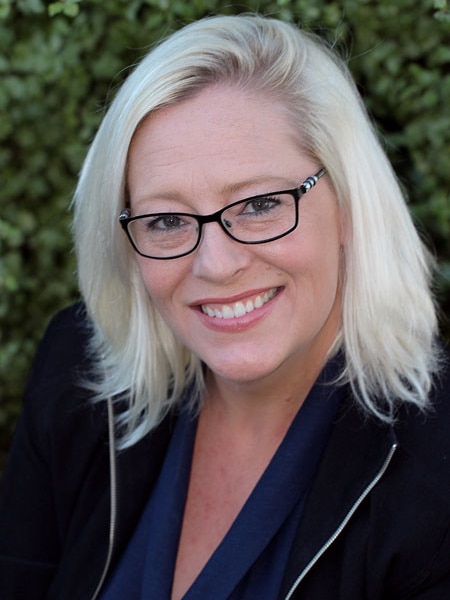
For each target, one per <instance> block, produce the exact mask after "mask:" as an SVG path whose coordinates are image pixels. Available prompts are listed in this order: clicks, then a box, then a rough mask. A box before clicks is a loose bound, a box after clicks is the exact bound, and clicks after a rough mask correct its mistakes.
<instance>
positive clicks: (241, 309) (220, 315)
mask: <svg viewBox="0 0 450 600" xmlns="http://www.w3.org/2000/svg"><path fill="white" fill-rule="evenodd" d="M276 293H277V288H272V289H271V290H269V291H268V292H264V294H258V296H255V298H253V300H246V301H245V302H242V301H239V302H235V303H234V304H223V305H222V306H221V307H220V309H219V308H217V307H212V306H208V305H207V304H205V305H203V306H202V307H201V308H202V312H204V313H205V315H208V316H209V317H216V318H217V319H233V318H234V319H235V318H237V317H243V316H244V315H245V314H247V313H249V312H252V311H253V310H255V308H261V306H264V304H266V303H267V302H269V300H272V298H273V297H274V296H275V294H276Z"/></svg>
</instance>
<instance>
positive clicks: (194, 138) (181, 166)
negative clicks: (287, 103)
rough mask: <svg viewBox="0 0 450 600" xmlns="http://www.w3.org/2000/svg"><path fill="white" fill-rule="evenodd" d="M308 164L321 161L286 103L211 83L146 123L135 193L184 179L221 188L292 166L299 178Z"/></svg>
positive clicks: (137, 141)
mask: <svg viewBox="0 0 450 600" xmlns="http://www.w3.org/2000/svg"><path fill="white" fill-rule="evenodd" d="M302 163H309V164H310V165H312V164H314V163H313V161H311V160H310V159H308V157H307V156H306V155H305V153H304V152H302V148H301V136H300V135H299V134H298V132H297V131H295V129H294V127H293V126H292V124H291V122H290V119H289V117H288V112H287V110H286V109H285V107H284V106H283V105H282V104H281V103H280V102H278V101H276V100H274V99H271V98H268V97H260V96H258V95H257V94H256V93H251V92H248V91H243V90H240V89H238V88H235V87H230V86H210V87H208V88H206V89H204V90H203V91H202V92H200V93H199V94H198V95H196V96H195V97H194V98H190V99H188V100H184V101H182V102H180V103H178V104H175V105H172V106H169V107H166V108H163V109H160V110H158V111H156V112H154V113H152V114H150V115H149V116H148V117H147V118H146V119H145V120H144V121H143V122H142V123H141V124H140V126H139V128H138V129H137V130H136V132H135V135H134V137H133V140H132V143H131V146H130V151H129V161H128V183H129V187H130V191H131V193H141V192H142V191H143V188H145V189H147V190H150V191H156V190H157V189H167V188H169V187H171V186H175V187H176V186H177V185H179V184H182V185H183V187H184V188H186V187H189V186H192V185H193V186H196V185H202V183H203V184H210V185H215V186H219V187H220V186H221V185H222V186H226V185H231V184H233V183H236V182H239V181H241V180H242V181H247V180H252V179H260V178H263V177H265V176H267V177H268V178H270V177H273V176H275V175H276V176H282V175H284V174H288V173H289V171H290V170H292V169H295V170H296V173H295V177H296V178H300V177H301V176H302V175H303V174H305V173H306V174H309V173H307V167H306V164H305V168H304V169H302ZM294 165H295V166H294ZM305 169H306V170H305ZM304 170H305V173H302V171H304Z"/></svg>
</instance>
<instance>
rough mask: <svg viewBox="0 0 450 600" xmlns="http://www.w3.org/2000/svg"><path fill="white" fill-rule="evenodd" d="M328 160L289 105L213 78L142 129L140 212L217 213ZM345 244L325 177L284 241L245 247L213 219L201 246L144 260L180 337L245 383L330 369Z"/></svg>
mask: <svg viewBox="0 0 450 600" xmlns="http://www.w3.org/2000/svg"><path fill="white" fill-rule="evenodd" d="M320 167H321V165H319V164H317V162H315V161H314V160H312V159H311V158H309V157H308V156H306V154H305V153H303V152H302V151H301V149H300V145H299V144H298V142H296V140H295V132H294V131H293V128H292V127H291V126H290V123H289V120H288V118H287V116H286V112H285V111H284V110H283V108H282V106H281V105H280V104H278V103H276V102H273V101H269V100H267V99H266V100H264V99H262V98H259V97H258V96H257V95H256V94H255V95H252V94H249V93H247V92H243V91H241V90H238V89H236V88H232V87H226V86H213V87H209V88H207V89H205V90H203V91H202V92H201V93H200V94H199V95H197V96H196V97H194V98H192V99H189V100H186V101H184V102H182V103H180V104H177V105H174V106H171V107H168V108H164V109H161V110H160V111H158V112H156V113H153V114H152V115H151V116H150V117H149V118H148V119H146V120H145V121H144V122H143V123H142V124H141V126H140V127H139V129H138V130H137V132H136V134H135V136H134V139H133V142H132V145H131V148H130V154H129V170H128V185H129V193H130V205H131V211H132V215H133V216H134V215H139V214H145V213H154V212H166V211H167V212H173V211H177V212H186V213H194V214H210V213H213V212H215V211H217V210H219V209H220V208H222V207H223V206H225V205H227V204H230V203H232V202H234V201H237V200H241V199H244V198H246V197H249V196H253V195H256V194H263V193H268V192H273V191H277V190H283V189H290V188H294V187H296V186H298V185H299V184H300V183H301V182H302V181H303V180H304V179H305V178H306V177H308V176H310V175H313V174H314V173H316V172H317V171H318V170H319V168H320ZM340 247H341V231H340V221H339V214H338V208H337V203H336V198H335V194H334V192H333V189H332V187H331V184H330V182H329V178H328V176H326V175H325V176H324V177H322V178H321V179H320V180H319V182H318V184H317V186H316V187H315V188H313V189H312V190H311V191H309V192H308V193H307V194H306V195H305V196H303V197H302V198H301V199H300V204H299V225H298V227H297V228H296V229H295V230H294V231H293V232H292V233H290V234H288V235H287V236H285V237H283V238H281V239H279V240H276V241H273V242H269V243H265V244H257V245H244V244H241V243H239V242H237V241H235V240H233V239H231V238H230V237H228V236H227V235H226V234H225V232H224V231H223V230H222V229H221V228H220V226H219V224H217V223H208V224H206V225H205V226H204V228H203V235H202V239H201V243H200V245H199V246H198V248H197V249H196V250H195V251H194V252H193V253H192V254H190V255H187V256H184V257H182V258H177V259H173V260H155V259H148V258H144V257H141V256H139V255H137V254H136V260H137V261H138V265H139V269H140V271H141V274H142V278H143V280H144V282H145V286H146V288H147V290H148V293H149V295H150V296H151V298H152V300H153V302H154V304H155V305H156V307H157V308H158V310H159V311H160V313H161V315H162V316H163V318H164V319H165V321H166V322H167V324H168V325H169V327H170V328H171V329H172V330H173V332H174V333H175V335H176V336H177V337H178V338H179V339H180V340H181V341H182V342H183V343H184V344H185V345H186V346H187V347H188V348H189V349H190V350H191V351H192V352H194V353H195V354H196V355H197V356H198V357H200V359H201V360H202V361H204V362H205V363H206V364H207V365H208V367H209V368H210V370H211V371H212V373H213V374H214V375H215V377H218V378H220V379H221V380H222V381H229V382H233V384H236V383H237V384H245V383H250V382H257V381H269V380H270V379H268V378H270V377H273V376H281V377H283V378H284V377H289V375H290V374H293V373H298V372H299V370H301V371H304V370H305V369H306V370H308V371H309V372H311V369H314V370H315V371H317V370H318V368H320V366H321V365H322V363H323V360H324V357H325V355H326V352H327V350H328V349H329V347H330V345H331V344H332V343H333V341H334V339H335V336H336V334H337V331H338V329H339V325H340V294H339V272H340ZM243 312H244V314H242V313H243Z"/></svg>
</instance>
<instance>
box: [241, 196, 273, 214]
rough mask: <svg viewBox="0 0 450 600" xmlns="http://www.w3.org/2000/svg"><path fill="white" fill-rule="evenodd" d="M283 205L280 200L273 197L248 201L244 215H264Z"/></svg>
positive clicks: (261, 197) (262, 197) (244, 208)
mask: <svg viewBox="0 0 450 600" xmlns="http://www.w3.org/2000/svg"><path fill="white" fill-rule="evenodd" d="M280 204H281V201H280V199H279V198H276V197H272V196H260V197H258V198H251V199H250V200H247V201H246V202H245V204H244V206H243V210H242V213H243V214H252V213H253V214H264V213H267V212H269V211H271V210H273V209H274V208H276V207H278V206H279V205H280Z"/></svg>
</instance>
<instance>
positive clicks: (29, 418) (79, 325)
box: [19, 303, 104, 445]
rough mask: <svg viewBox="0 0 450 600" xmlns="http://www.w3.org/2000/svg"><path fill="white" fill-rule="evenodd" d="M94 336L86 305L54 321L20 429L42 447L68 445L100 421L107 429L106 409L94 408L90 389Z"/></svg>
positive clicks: (35, 368) (74, 307)
mask: <svg viewBox="0 0 450 600" xmlns="http://www.w3.org/2000/svg"><path fill="white" fill-rule="evenodd" d="M91 330H92V325H91V322H90V320H89V318H88V316H87V313H86V309H85V307H84V305H83V304H82V303H77V304H74V305H72V306H70V307H67V308H65V309H63V310H62V311H60V312H59V313H58V314H56V315H55V316H54V317H53V318H52V320H51V321H50V323H49V325H48V327H47V329H46V331H45V333H44V336H43V338H42V340H41V342H40V344H39V346H38V349H37V352H36V356H35V359H34V362H33V365H32V368H31V370H30V374H29V376H28V380H27V383H26V388H25V395H24V402H23V411H22V417H21V422H19V429H20V426H28V430H29V433H30V435H31V434H33V435H35V436H38V437H39V439H40V442H41V444H44V443H47V444H48V443H50V440H53V441H54V438H55V437H58V436H61V437H62V438H64V437H66V439H67V437H68V436H69V435H71V434H73V433H74V432H73V431H72V428H76V427H77V426H80V425H83V427H84V428H86V427H92V425H93V422H92V420H93V419H94V421H98V419H97V416H98V417H100V420H99V422H100V423H101V429H102V430H103V428H104V424H103V423H104V417H103V416H102V413H103V409H102V407H100V406H95V405H94V404H93V403H92V395H93V394H92V392H91V391H90V390H89V389H88V387H87V385H86V382H87V381H88V380H90V379H91V378H92V367H93V360H92V356H91V353H90V350H89V347H90V339H91ZM61 441H63V440H61ZM41 444H39V445H41Z"/></svg>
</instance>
